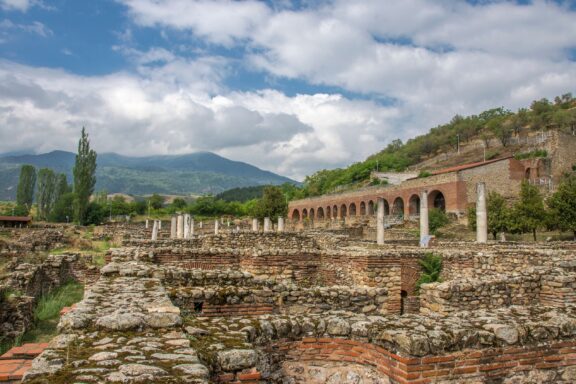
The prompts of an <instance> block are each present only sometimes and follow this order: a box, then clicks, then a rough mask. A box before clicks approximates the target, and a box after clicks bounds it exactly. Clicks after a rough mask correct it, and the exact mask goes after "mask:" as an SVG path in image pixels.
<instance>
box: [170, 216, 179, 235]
mask: <svg viewBox="0 0 576 384" xmlns="http://www.w3.org/2000/svg"><path fill="white" fill-rule="evenodd" d="M177 221H178V219H177V218H176V216H172V218H171V219H170V238H171V239H175V238H176V223H177Z"/></svg>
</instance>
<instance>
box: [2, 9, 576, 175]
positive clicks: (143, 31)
mask: <svg viewBox="0 0 576 384" xmlns="http://www.w3.org/2000/svg"><path fill="white" fill-rule="evenodd" d="M575 91H576V0H570V1H559V0H558V1H543V0H534V1H498V0H476V1H464V0H333V1H329V0H277V1H271V0H270V1H254V0H245V1H223V0H212V1H207V0H0V153H6V152H19V151H26V152H34V153H44V152H48V151H51V150H55V149H62V150H70V151H75V149H76V146H77V142H78V138H79V135H80V130H81V128H82V127H83V126H84V127H86V129H87V130H88V132H89V135H90V140H91V145H92V147H93V148H94V149H96V151H97V152H101V153H103V152H117V153H121V154H124V155H130V156H147V155H153V154H183V153H189V152H195V151H211V152H215V153H218V154H220V155H222V156H225V157H228V158H230V159H233V160H240V161H245V162H248V163H251V164H254V165H256V166H258V167H261V168H263V169H267V170H271V171H273V172H277V173H279V174H282V175H285V176H288V177H292V178H295V179H297V180H302V179H303V178H304V177H305V176H306V175H309V174H312V173H313V172H315V171H317V170H320V169H325V168H327V169H331V168H336V167H343V166H346V165H348V164H350V163H352V162H355V161H361V160H363V159H365V158H366V157H367V156H368V155H370V154H372V153H375V152H377V151H379V150H381V149H382V148H384V147H385V146H386V145H387V144H388V143H390V142H391V141H392V140H394V139H397V138H400V139H402V140H406V139H409V138H411V137H414V136H416V135H418V134H423V133H426V132H427V131H428V130H429V129H430V128H432V127H434V126H437V125H439V124H444V123H447V122H449V121H450V119H451V118H452V117H453V116H454V115H456V114H460V115H470V114H476V113H479V112H482V111H483V110H486V109H489V108H495V107H500V106H503V107H505V108H508V109H511V110H516V109H518V108H521V107H526V106H529V105H530V103H531V101H533V100H535V99H540V98H542V97H547V98H549V99H553V98H554V97H555V96H557V95H561V94H564V93H567V92H572V93H576V92H575Z"/></svg>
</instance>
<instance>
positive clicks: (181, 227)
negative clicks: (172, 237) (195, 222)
mask: <svg viewBox="0 0 576 384" xmlns="http://www.w3.org/2000/svg"><path fill="white" fill-rule="evenodd" d="M177 223H178V224H177V226H176V237H177V238H179V239H182V238H184V216H183V215H178V221H177Z"/></svg>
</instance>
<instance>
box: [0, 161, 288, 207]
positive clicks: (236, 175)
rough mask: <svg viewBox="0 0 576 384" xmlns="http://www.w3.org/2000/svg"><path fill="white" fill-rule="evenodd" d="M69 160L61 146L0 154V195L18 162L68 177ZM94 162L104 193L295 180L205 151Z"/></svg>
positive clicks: (10, 195) (9, 187)
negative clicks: (40, 151) (44, 150)
mask: <svg viewBox="0 0 576 384" xmlns="http://www.w3.org/2000/svg"><path fill="white" fill-rule="evenodd" d="M74 160H75V154H73V153H71V152H64V151H53V152H50V153H44V154H40V155H5V156H0V200H13V199H14V198H15V196H16V186H17V184H18V175H19V172H20V166H21V165H22V164H32V165H34V166H35V167H36V168H43V167H46V168H52V169H53V170H54V171H56V172H61V173H65V174H66V175H67V176H68V180H69V182H71V180H72V167H73V166H74ZM97 163H98V167H97V170H96V190H97V191H99V190H106V191H108V192H109V193H125V194H131V195H146V194H151V193H160V194H181V195H188V194H206V193H212V194H216V193H220V192H222V191H225V190H228V189H231V188H235V187H246V186H254V185H266V184H274V185H276V184H283V183H296V182H295V181H294V180H291V179H289V178H287V177H283V176H280V175H277V174H274V173H272V172H268V171H264V170H261V169H259V168H257V167H254V166H252V165H250V164H246V163H243V162H239V161H232V160H229V159H226V158H224V157H221V156H218V155H216V154H214V153H210V152H199V153H192V154H186V155H176V156H147V157H127V156H121V155H118V154H115V153H104V154H98V160H97Z"/></svg>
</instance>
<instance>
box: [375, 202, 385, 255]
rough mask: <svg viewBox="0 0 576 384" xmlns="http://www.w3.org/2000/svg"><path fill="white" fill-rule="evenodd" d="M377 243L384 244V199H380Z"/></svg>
mask: <svg viewBox="0 0 576 384" xmlns="http://www.w3.org/2000/svg"><path fill="white" fill-rule="evenodd" d="M376 243H377V244H379V245H382V244H384V199H383V198H381V197H379V198H378V215H377V216H376Z"/></svg>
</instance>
